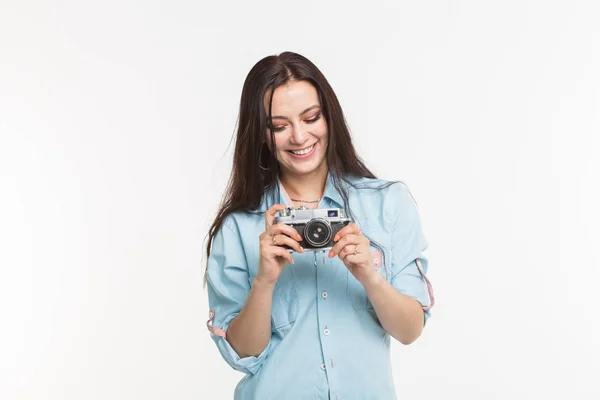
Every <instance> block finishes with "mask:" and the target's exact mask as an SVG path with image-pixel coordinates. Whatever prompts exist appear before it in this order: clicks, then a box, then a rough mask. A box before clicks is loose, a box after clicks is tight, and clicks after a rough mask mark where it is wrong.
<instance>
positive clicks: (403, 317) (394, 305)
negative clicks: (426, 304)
mask: <svg viewBox="0 0 600 400" xmlns="http://www.w3.org/2000/svg"><path fill="white" fill-rule="evenodd" d="M373 271H374V273H373V274H372V276H371V277H370V278H369V279H365V280H364V281H363V282H361V283H362V284H363V286H364V287H365V290H366V291H367V296H369V300H370V301H371V304H373V308H374V309H375V313H376V314H377V317H378V318H379V322H380V323H381V326H382V327H383V329H385V330H386V332H388V333H389V334H390V335H391V336H392V337H393V338H394V339H396V340H398V341H399V342H400V343H402V344H410V343H412V342H414V341H415V340H416V339H417V338H418V337H419V336H420V335H421V332H422V331H423V325H424V324H425V317H424V312H423V309H422V307H421V304H419V302H417V301H416V300H415V299H414V298H412V297H410V296H407V295H405V294H402V293H400V292H398V291H397V290H396V289H395V288H394V287H393V286H392V285H391V284H390V283H389V282H388V281H387V280H385V278H384V277H383V275H381V274H380V273H378V272H376V271H375V270H373Z"/></svg>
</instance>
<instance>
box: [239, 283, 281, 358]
mask: <svg viewBox="0 0 600 400" xmlns="http://www.w3.org/2000/svg"><path fill="white" fill-rule="evenodd" d="M274 288H275V285H274V284H272V283H269V282H263V281H261V280H260V279H259V278H255V279H254V283H253V285H252V289H250V294H249V295H248V298H247V299H246V303H244V306H243V307H242V309H241V311H240V313H239V315H238V316H237V317H235V318H234V319H233V320H232V321H231V324H230V325H229V330H228V331H227V340H228V341H229V344H230V345H231V347H233V349H234V350H235V351H236V352H237V353H238V354H239V356H240V357H248V356H258V355H259V354H260V353H262V352H263V351H264V350H265V348H266V347H267V346H268V344H269V340H270V339H271V306H272V303H273V301H272V300H273V289H274Z"/></svg>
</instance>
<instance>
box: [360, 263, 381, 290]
mask: <svg viewBox="0 0 600 400" xmlns="http://www.w3.org/2000/svg"><path fill="white" fill-rule="evenodd" d="M358 281H359V282H360V283H361V284H362V285H363V286H364V288H365V289H366V290H369V289H370V288H372V287H376V286H379V285H380V284H381V282H382V281H383V276H382V275H381V274H380V273H379V272H377V270H376V269H374V268H373V270H371V272H370V273H369V274H367V275H365V276H363V277H361V278H360V279H359V280H358Z"/></svg>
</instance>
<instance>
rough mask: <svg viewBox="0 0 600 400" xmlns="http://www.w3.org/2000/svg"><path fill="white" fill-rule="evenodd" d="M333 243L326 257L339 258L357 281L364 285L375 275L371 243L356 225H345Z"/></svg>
mask: <svg viewBox="0 0 600 400" xmlns="http://www.w3.org/2000/svg"><path fill="white" fill-rule="evenodd" d="M333 241H334V242H336V244H335V245H334V246H333V248H332V249H331V251H330V252H329V255H328V257H329V258H332V257H335V256H336V255H337V256H339V257H340V259H341V260H342V262H343V263H344V265H345V266H346V267H347V268H348V270H350V272H351V273H352V275H354V277H355V278H356V280H357V281H359V282H360V283H362V284H363V285H364V283H365V282H366V281H367V280H369V279H370V278H371V277H372V276H373V274H375V273H377V270H376V269H375V268H374V267H373V259H372V257H371V242H370V241H369V239H367V238H366V237H365V236H364V235H363V234H362V233H361V232H360V228H359V227H358V225H356V224H355V223H351V224H348V225H346V226H345V227H343V228H342V229H340V231H339V232H338V233H337V235H336V236H335V237H334V238H333Z"/></svg>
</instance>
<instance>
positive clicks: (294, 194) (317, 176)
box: [279, 165, 327, 205]
mask: <svg viewBox="0 0 600 400" xmlns="http://www.w3.org/2000/svg"><path fill="white" fill-rule="evenodd" d="M324 167H325V168H319V169H317V170H315V171H313V172H311V173H309V174H304V175H294V174H290V173H284V172H283V171H281V175H280V177H279V179H280V181H281V184H282V185H283V187H284V188H285V191H286V192H287V193H288V195H289V196H290V198H292V199H298V200H307V201H314V200H319V199H321V197H323V192H324V190H325V185H326V183H327V182H326V181H327V167H326V165H324ZM299 204H300V203H299ZM302 204H303V203H302ZM305 205H308V204H305Z"/></svg>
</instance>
